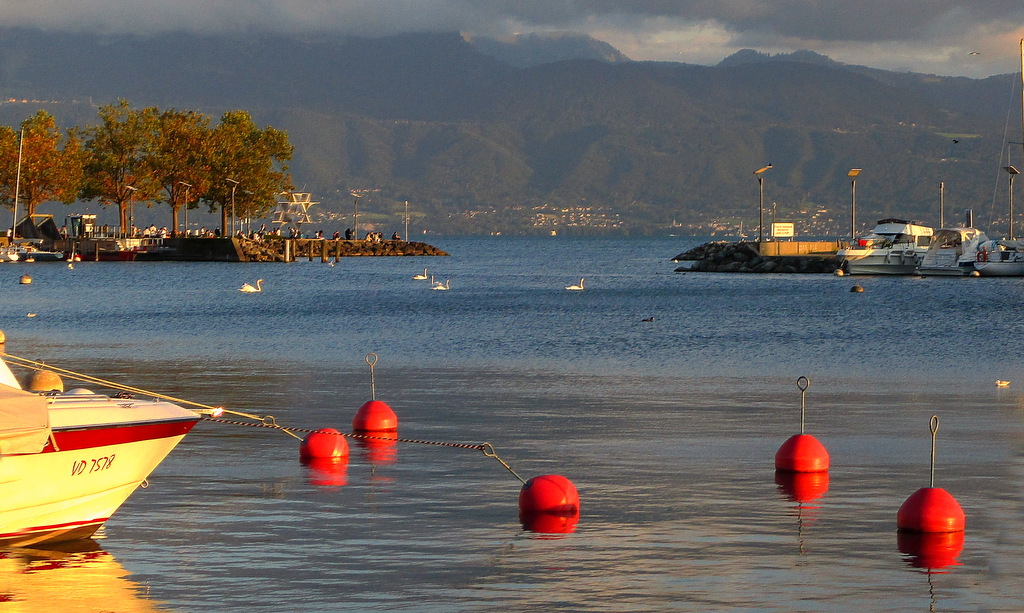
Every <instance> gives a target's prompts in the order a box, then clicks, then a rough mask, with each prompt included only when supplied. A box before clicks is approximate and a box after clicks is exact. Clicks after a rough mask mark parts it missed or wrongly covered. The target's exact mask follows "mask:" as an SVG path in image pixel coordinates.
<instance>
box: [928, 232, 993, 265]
mask: <svg viewBox="0 0 1024 613" xmlns="http://www.w3.org/2000/svg"><path fill="white" fill-rule="evenodd" d="M987 241H988V236H986V235H985V233H984V232H982V231H981V230H979V229H977V228H971V227H959V228H942V229H940V230H939V231H938V232H936V233H935V236H934V237H933V238H932V244H931V246H930V247H928V252H927V253H925V254H924V259H923V260H921V265H920V266H919V267H918V270H919V271H920V273H921V274H922V275H946V276H964V275H969V274H971V273H972V272H974V265H975V263H976V262H977V261H978V256H979V251H980V249H981V245H982V244H983V243H985V242H987Z"/></svg>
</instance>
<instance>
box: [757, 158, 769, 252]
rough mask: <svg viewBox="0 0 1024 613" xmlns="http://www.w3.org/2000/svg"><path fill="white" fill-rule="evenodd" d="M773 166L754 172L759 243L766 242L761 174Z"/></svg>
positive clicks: (762, 179)
mask: <svg viewBox="0 0 1024 613" xmlns="http://www.w3.org/2000/svg"><path fill="white" fill-rule="evenodd" d="M771 167H772V165H771V164H768V165H767V166H765V167H764V168H759V169H758V170H755V171H754V176H756V177H757V191H758V197H757V219H758V222H757V242H758V243H763V242H764V177H762V176H761V174H762V173H763V172H764V171H766V170H768V169H769V168H771Z"/></svg>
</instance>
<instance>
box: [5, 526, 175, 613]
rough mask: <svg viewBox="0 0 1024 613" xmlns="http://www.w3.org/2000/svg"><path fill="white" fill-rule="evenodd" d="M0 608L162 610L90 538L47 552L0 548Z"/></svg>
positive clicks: (32, 612) (72, 612)
mask: <svg viewBox="0 0 1024 613" xmlns="http://www.w3.org/2000/svg"><path fill="white" fill-rule="evenodd" d="M0 610H2V611H5V612H6V611H12V612H22V611H24V612H26V613H40V612H42V611H60V612H61V613H78V612H80V611H81V612H85V611H90V612H91V611H118V612H120V613H125V612H128V613H132V612H144V611H163V610H166V609H164V608H163V607H161V606H159V604H158V603H155V602H153V601H151V600H149V599H148V597H147V596H146V588H145V587H144V586H142V585H140V584H138V583H136V582H134V581H132V580H131V579H130V578H129V573H128V571H126V570H125V569H124V568H123V567H122V566H121V565H120V564H119V563H118V562H117V560H115V559H114V556H112V555H111V554H110V553H108V552H106V551H104V550H103V549H102V548H100V546H99V544H98V543H96V542H95V541H93V540H83V541H74V542H70V543H63V544H59V545H54V547H53V548H48V549H36V548H32V549H22V548H18V549H7V550H0Z"/></svg>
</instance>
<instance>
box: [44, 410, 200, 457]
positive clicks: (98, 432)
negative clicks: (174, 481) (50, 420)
mask: <svg viewBox="0 0 1024 613" xmlns="http://www.w3.org/2000/svg"><path fill="white" fill-rule="evenodd" d="M197 421H199V418H198V417H197V418H195V419H192V418H189V419H181V420H174V421H160V422H150V423H142V424H122V425H117V426H87V427H83V428H76V429H73V430H54V431H53V437H54V438H55V439H56V440H57V448H58V449H60V450H61V451H75V450H76V449H89V448H92V447H104V446H106V445H120V444H122V443H136V442H138V441H151V440H154V439H159V438H170V437H172V436H183V435H185V434H188V431H189V430H191V429H192V426H194V425H196V422H197ZM44 451H48V452H52V451H53V446H52V445H47V447H46V449H45V450H44Z"/></svg>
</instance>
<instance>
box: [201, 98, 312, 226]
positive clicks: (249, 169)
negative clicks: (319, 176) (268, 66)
mask: <svg viewBox="0 0 1024 613" xmlns="http://www.w3.org/2000/svg"><path fill="white" fill-rule="evenodd" d="M211 142H212V154H211V158H210V177H209V186H208V188H207V190H206V192H205V193H204V196H203V198H204V199H205V200H206V201H207V203H208V204H209V207H210V212H214V211H216V210H217V209H218V208H219V209H220V219H221V230H222V232H224V234H225V235H227V234H228V209H230V208H231V205H232V196H234V209H235V210H234V215H235V217H236V218H245V217H258V216H262V215H265V214H266V213H267V212H268V211H270V210H271V209H272V208H273V207H274V204H275V203H276V195H277V194H278V193H280V192H282V191H286V190H290V189H292V182H291V176H290V175H289V174H288V167H287V165H286V164H285V162H287V161H288V160H290V159H291V157H292V151H293V150H294V147H292V145H291V144H290V143H289V142H288V135H287V134H286V133H285V132H284V131H282V130H277V129H274V128H271V127H269V126H268V127H266V128H264V129H262V130H261V129H259V128H258V127H256V124H255V123H254V122H253V120H252V118H251V117H250V116H249V113H247V112H245V111H229V112H227V113H225V114H224V116H223V117H222V118H221V122H220V124H219V125H218V126H217V127H216V128H214V130H213V131H212V137H211ZM236 182H237V183H236Z"/></svg>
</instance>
